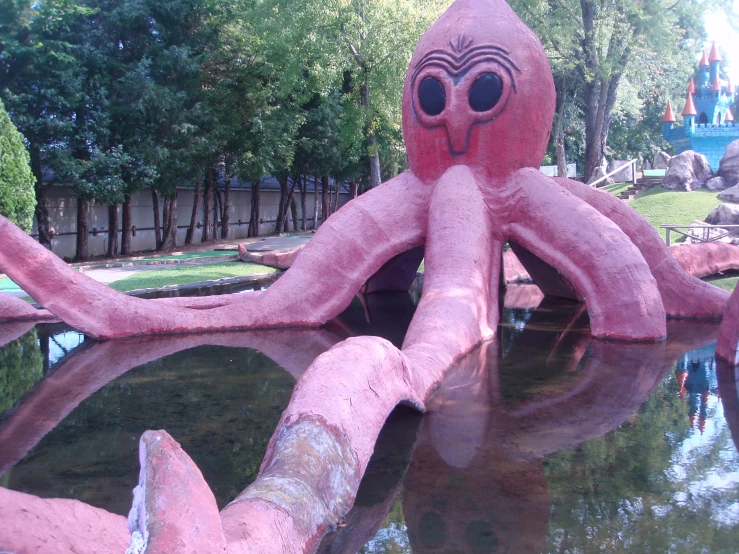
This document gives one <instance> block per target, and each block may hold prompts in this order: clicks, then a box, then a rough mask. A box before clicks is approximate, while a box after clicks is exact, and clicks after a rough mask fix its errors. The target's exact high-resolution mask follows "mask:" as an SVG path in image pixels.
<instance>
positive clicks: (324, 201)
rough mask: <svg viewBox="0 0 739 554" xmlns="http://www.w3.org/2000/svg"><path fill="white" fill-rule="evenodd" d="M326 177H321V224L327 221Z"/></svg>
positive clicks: (327, 185) (327, 184)
mask: <svg viewBox="0 0 739 554" xmlns="http://www.w3.org/2000/svg"><path fill="white" fill-rule="evenodd" d="M328 187H329V183H328V175H324V176H323V177H321V216H322V219H323V223H326V220H327V219H328V215H329V214H328V209H329V205H328Z"/></svg>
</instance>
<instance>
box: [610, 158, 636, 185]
mask: <svg viewBox="0 0 739 554" xmlns="http://www.w3.org/2000/svg"><path fill="white" fill-rule="evenodd" d="M619 167H622V168H623V169H622V170H621V171H618V172H616V173H614V174H613V175H611V179H613V180H614V181H616V182H617V183H625V182H626V181H633V179H634V174H633V172H632V166H631V165H630V164H629V160H611V161H610V162H608V168H607V169H606V173H610V172H611V171H614V170H616V169H618V168H619Z"/></svg>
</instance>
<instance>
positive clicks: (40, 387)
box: [0, 329, 339, 475]
mask: <svg viewBox="0 0 739 554" xmlns="http://www.w3.org/2000/svg"><path fill="white" fill-rule="evenodd" d="M338 340H339V338H338V337H336V336H334V335H331V334H330V333H327V332H326V331H322V330H310V329H306V330H294V331H250V332H245V333H219V334H206V335H188V336H180V337H167V338H161V337H160V338H156V337H155V338H150V339H129V340H121V341H107V342H103V343H96V344H92V345H91V346H89V347H86V348H83V349H82V350H81V351H80V352H77V353H76V354H73V355H72V356H71V357H70V358H68V359H66V360H65V361H64V362H63V363H62V366H61V367H59V368H57V369H56V371H54V372H53V373H52V374H51V375H49V376H48V377H47V378H45V379H43V380H42V381H41V382H40V383H38V384H37V385H36V386H35V387H34V388H33V389H32V390H31V392H30V393H29V394H28V396H27V397H25V398H24V399H23V401H22V402H21V404H20V405H19V406H18V407H17V408H16V409H15V410H14V411H13V413H12V414H10V416H9V417H7V418H6V419H4V421H2V422H1V423H0V444H2V445H3V447H2V449H0V475H2V474H3V473H5V472H6V471H7V470H8V469H10V468H11V467H13V466H14V465H15V464H16V463H18V461H19V460H20V459H22V458H23V456H25V455H26V453H27V452H28V451H29V450H30V449H31V448H33V447H34V446H35V445H36V444H38V442H39V441H40V440H41V439H42V438H43V437H44V436H45V435H46V434H47V433H49V432H50V431H51V430H52V429H54V428H55V427H56V426H57V425H59V423H60V422H61V421H62V420H64V418H65V417H67V415H69V413H70V412H71V411H72V410H74V409H75V408H76V407H77V406H78V405H79V404H80V402H82V401H83V400H85V399H86V398H88V397H89V396H90V395H92V394H93V393H95V392H96V391H97V390H99V389H100V388H101V387H103V386H105V385H106V384H107V383H109V382H110V381H112V380H113V379H115V378H117V377H119V376H120V375H122V374H124V373H125V372H127V371H129V370H130V369H132V368H134V367H138V366H141V365H143V364H146V363H149V362H151V361H153V360H157V359H159V358H163V357H164V356H169V355H171V354H174V353H176V352H180V351H182V350H187V349H190V348H195V347H197V346H202V345H213V346H229V347H233V348H254V349H256V350H259V351H260V352H262V353H263V354H265V355H266V356H268V357H269V358H271V359H272V360H273V361H275V362H276V363H277V364H279V365H281V366H282V367H283V368H285V369H286V370H287V371H288V372H289V373H290V374H291V375H293V377H295V378H296V379H298V378H299V377H300V376H301V375H302V374H303V372H304V371H305V369H306V368H307V367H308V366H309V365H310V364H311V362H313V360H314V359H315V358H316V357H317V356H318V355H319V354H321V353H322V352H325V351H326V350H327V349H329V348H330V347H331V346H333V345H334V344H336V342H337V341H338Z"/></svg>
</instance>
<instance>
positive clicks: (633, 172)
mask: <svg viewBox="0 0 739 554" xmlns="http://www.w3.org/2000/svg"><path fill="white" fill-rule="evenodd" d="M637 161H638V160H637V158H634V159H633V160H631V161H630V162H627V163H625V164H624V165H620V166H618V167H617V168H616V169H614V170H613V171H610V172H608V173H606V174H605V175H603V177H601V178H600V179H598V180H597V181H593V182H592V183H589V186H591V187H594V186H596V185H597V184H598V183H600V182H601V181H603V180H604V179H608V178H609V177H610V176H611V175H614V174H615V173H618V172H620V171H623V170H624V168H626V167H628V166H631V182H632V183H636V162H637Z"/></svg>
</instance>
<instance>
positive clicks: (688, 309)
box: [555, 178, 729, 318]
mask: <svg viewBox="0 0 739 554" xmlns="http://www.w3.org/2000/svg"><path fill="white" fill-rule="evenodd" d="M555 181H556V182H557V183H558V184H559V185H560V186H562V188H564V189H565V190H567V191H569V192H570V193H571V194H573V195H574V196H576V197H577V198H579V199H581V200H582V201H583V202H586V203H587V204H588V205H590V206H592V207H593V208H594V209H595V210H597V211H598V212H599V213H601V214H602V215H604V216H605V217H607V218H608V219H610V220H611V221H613V222H614V223H615V224H616V225H617V226H618V227H619V229H621V231H622V232H623V233H625V234H626V235H627V236H628V237H629V239H630V240H631V242H633V243H634V244H635V245H636V247H637V248H638V249H639V252H640V253H641V255H642V256H643V257H644V260H645V261H646V262H647V264H648V265H649V270H650V271H651V272H652V275H654V278H655V279H656V280H657V286H658V287H659V292H660V295H661V297H662V303H663V304H664V307H665V311H666V312H667V315H668V316H670V317H690V318H720V317H721V316H722V315H723V313H724V309H725V308H726V301H727V299H728V297H729V295H728V293H727V292H726V291H724V290H722V289H719V288H718V287H715V286H713V285H711V284H709V283H706V282H704V281H701V280H700V279H698V278H697V277H694V276H692V275H690V274H689V273H687V272H686V271H685V270H684V269H683V268H682V267H681V265H680V263H679V262H678V261H677V260H676V259H675V258H674V257H673V256H671V255H670V250H669V249H668V248H667V246H666V245H665V243H664V242H663V241H662V238H661V237H660V236H659V234H658V233H657V231H656V230H655V229H654V227H652V226H651V225H650V224H649V223H648V222H647V220H645V219H644V218H643V217H642V216H641V215H639V214H638V213H637V212H636V211H635V210H633V209H632V208H631V207H630V206H628V205H627V204H626V203H625V202H623V201H621V200H619V199H618V198H616V197H615V196H613V195H612V194H609V193H607V192H605V191H603V190H598V189H595V188H592V187H589V186H587V185H585V184H583V183H580V182H578V181H573V180H572V179H564V178H562V179H559V178H556V179H555Z"/></svg>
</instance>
